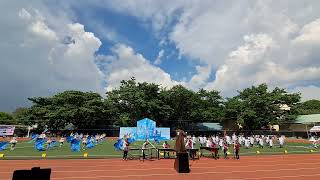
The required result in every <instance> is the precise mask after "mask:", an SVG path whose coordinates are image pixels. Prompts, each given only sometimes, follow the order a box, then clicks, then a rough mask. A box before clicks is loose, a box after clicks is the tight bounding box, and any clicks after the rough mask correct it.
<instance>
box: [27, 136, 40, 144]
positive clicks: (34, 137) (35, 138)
mask: <svg viewBox="0 0 320 180" xmlns="http://www.w3.org/2000/svg"><path fill="white" fill-rule="evenodd" d="M38 137H39V135H38V134H31V140H30V141H29V142H28V143H33V142H34V141H36V140H37V138H38Z"/></svg>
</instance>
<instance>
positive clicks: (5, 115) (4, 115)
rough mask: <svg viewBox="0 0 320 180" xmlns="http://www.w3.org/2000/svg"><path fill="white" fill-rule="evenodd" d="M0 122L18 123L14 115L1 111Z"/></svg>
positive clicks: (4, 123) (3, 123)
mask: <svg viewBox="0 0 320 180" xmlns="http://www.w3.org/2000/svg"><path fill="white" fill-rule="evenodd" d="M0 124H2V125H11V124H16V122H15V120H14V118H13V117H12V115H10V114H8V113H6V112H0Z"/></svg>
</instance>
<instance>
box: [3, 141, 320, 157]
mask: <svg viewBox="0 0 320 180" xmlns="http://www.w3.org/2000/svg"><path fill="white" fill-rule="evenodd" d="M114 143H115V141H114V140H110V139H108V140H106V141H104V142H103V143H102V144H99V145H97V146H95V147H94V148H92V149H88V150H81V151H80V152H72V151H71V150H70V145H69V144H68V143H65V144H64V145H63V146H62V147H54V148H53V149H50V150H47V151H41V152H39V151H37V150H35V148H34V143H28V142H26V141H24V142H23V141H22V142H19V143H18V144H17V146H16V149H15V150H14V151H10V148H9V146H8V147H7V149H6V150H4V151H0V154H4V155H5V157H4V158H2V159H36V158H41V155H42V154H43V153H46V158H83V154H84V153H88V158H119V157H121V156H122V151H116V150H115V149H114V147H113V144H114ZM169 144H171V147H174V142H173V141H169ZM141 145H142V142H135V143H132V144H131V146H130V147H136V148H139V147H141ZM153 145H154V146H156V147H162V142H161V143H160V144H156V143H153ZM198 147H199V146H195V148H198ZM232 149H233V148H232V147H230V148H229V150H230V152H231V153H232ZM311 149H312V147H311V146H310V145H309V144H305V143H298V142H288V143H286V145H285V147H284V148H279V145H278V144H275V145H274V147H273V148H268V147H264V148H263V149H260V148H258V147H253V148H249V149H245V148H244V147H242V148H241V150H240V155H256V154H257V153H256V152H257V151H260V154H259V155H267V154H284V151H285V150H287V152H288V154H297V153H308V154H310V153H311V152H310V150H311ZM313 151H314V152H313V153H318V151H317V150H313ZM137 153H139V152H138V151H133V152H131V154H137ZM219 154H220V156H222V152H221V151H219ZM204 155H210V152H208V151H204ZM0 159H1V158H0Z"/></svg>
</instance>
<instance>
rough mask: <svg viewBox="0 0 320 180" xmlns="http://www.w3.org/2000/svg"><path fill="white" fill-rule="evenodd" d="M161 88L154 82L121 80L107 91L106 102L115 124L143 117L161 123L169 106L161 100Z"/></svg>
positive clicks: (165, 117) (132, 122) (127, 122)
mask: <svg viewBox="0 0 320 180" xmlns="http://www.w3.org/2000/svg"><path fill="white" fill-rule="evenodd" d="M163 95H164V94H163V90H162V89H161V88H160V87H159V85H157V84H154V83H146V82H144V83H137V82H136V81H135V79H134V78H131V79H130V80H127V81H121V85H120V87H119V89H114V90H112V91H110V92H107V97H106V102H107V103H108V104H109V107H111V108H112V112H113V113H114V116H113V118H114V119H116V121H115V124H116V125H119V126H122V125H130V126H133V125H135V124H136V121H137V120H139V119H142V118H144V117H149V118H151V119H154V120H155V121H157V122H158V123H160V124H161V123H162V122H163V121H165V120H166V119H167V118H168V117H169V114H168V112H170V107H169V106H168V105H166V104H165V103H164V102H163V98H164V97H163Z"/></svg>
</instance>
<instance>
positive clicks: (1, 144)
mask: <svg viewBox="0 0 320 180" xmlns="http://www.w3.org/2000/svg"><path fill="white" fill-rule="evenodd" d="M8 144H9V143H8V142H0V151H3V150H5V149H6V147H7V145H8Z"/></svg>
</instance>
